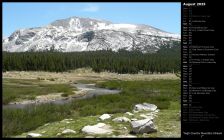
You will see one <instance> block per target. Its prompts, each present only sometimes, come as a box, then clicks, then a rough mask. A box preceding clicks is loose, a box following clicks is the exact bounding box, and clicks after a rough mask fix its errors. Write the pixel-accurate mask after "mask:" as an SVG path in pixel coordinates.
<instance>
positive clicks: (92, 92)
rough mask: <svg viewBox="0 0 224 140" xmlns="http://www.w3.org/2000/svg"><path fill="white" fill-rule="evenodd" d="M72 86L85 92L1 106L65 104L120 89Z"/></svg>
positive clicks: (118, 91)
mask: <svg viewBox="0 0 224 140" xmlns="http://www.w3.org/2000/svg"><path fill="white" fill-rule="evenodd" d="M73 86H75V87H76V88H77V89H78V90H79V91H80V90H85V92H86V94H83V95H82V96H71V97H68V98H66V99H58V100H53V101H52V100H50V101H47V102H36V103H30V104H8V105H3V108H24V107H27V106H30V105H39V104H44V103H54V104H66V103H69V102H71V101H74V100H80V99H87V98H92V97H94V96H99V95H107V94H118V93H120V92H121V91H120V90H117V89H106V88H99V87H96V86H95V84H82V83H77V84H73Z"/></svg>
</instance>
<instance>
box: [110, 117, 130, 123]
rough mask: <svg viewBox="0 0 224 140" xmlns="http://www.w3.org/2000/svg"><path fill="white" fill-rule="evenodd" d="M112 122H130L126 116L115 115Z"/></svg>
mask: <svg viewBox="0 0 224 140" xmlns="http://www.w3.org/2000/svg"><path fill="white" fill-rule="evenodd" d="M113 121H114V122H130V121H131V120H130V119H128V118H127V117H117V118H115V119H113Z"/></svg>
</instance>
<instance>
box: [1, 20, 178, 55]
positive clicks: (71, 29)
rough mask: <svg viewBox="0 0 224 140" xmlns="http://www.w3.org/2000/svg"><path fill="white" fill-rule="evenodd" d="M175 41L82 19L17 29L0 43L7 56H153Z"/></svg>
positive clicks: (147, 29)
mask: <svg viewBox="0 0 224 140" xmlns="http://www.w3.org/2000/svg"><path fill="white" fill-rule="evenodd" d="M176 41H177V42H180V35H178V34H172V33H168V32H165V31H162V30H160V29H157V28H154V27H151V26H149V25H139V24H138V25H137V24H115V23H112V22H110V21H105V20H97V19H90V18H81V17H71V18H67V19H61V20H56V21H54V22H52V23H50V24H48V25H47V26H44V27H36V28H29V29H20V30H17V31H15V32H14V33H12V34H11V35H10V36H9V37H7V38H4V39H3V40H2V42H3V51H9V52H25V51H46V50H55V51H62V52H74V51H95V50H108V49H109V50H113V51H118V50H119V49H125V50H135V49H137V50H140V51H142V52H156V51H158V50H159V49H160V47H161V46H164V45H166V46H167V45H169V44H172V43H173V42H176ZM170 46H172V45H170Z"/></svg>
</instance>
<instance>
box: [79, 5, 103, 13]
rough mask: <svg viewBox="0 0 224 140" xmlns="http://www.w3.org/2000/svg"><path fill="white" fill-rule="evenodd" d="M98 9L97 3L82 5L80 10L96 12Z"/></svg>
mask: <svg viewBox="0 0 224 140" xmlns="http://www.w3.org/2000/svg"><path fill="white" fill-rule="evenodd" d="M99 9H100V8H99V6H97V5H92V4H88V5H87V6H86V7H84V8H83V9H82V11H84V12H97V11H99Z"/></svg>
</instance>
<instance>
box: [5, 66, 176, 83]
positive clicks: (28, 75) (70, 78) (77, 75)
mask: <svg viewBox="0 0 224 140" xmlns="http://www.w3.org/2000/svg"><path fill="white" fill-rule="evenodd" d="M3 78H13V79H40V80H43V81H46V82H48V83H52V82H53V83H69V82H75V81H79V80H88V81H91V80H93V81H95V80H97V81H98V80H99V81H100V80H127V81H134V80H147V81H150V80H154V79H179V78H178V77H177V76H176V75H175V74H172V73H167V74H117V73H109V72H101V73H95V72H93V71H92V70H91V69H77V70H74V71H70V72H62V73H56V72H43V71H26V72H25V71H10V72H4V73H3ZM50 79H54V81H52V80H50Z"/></svg>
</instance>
